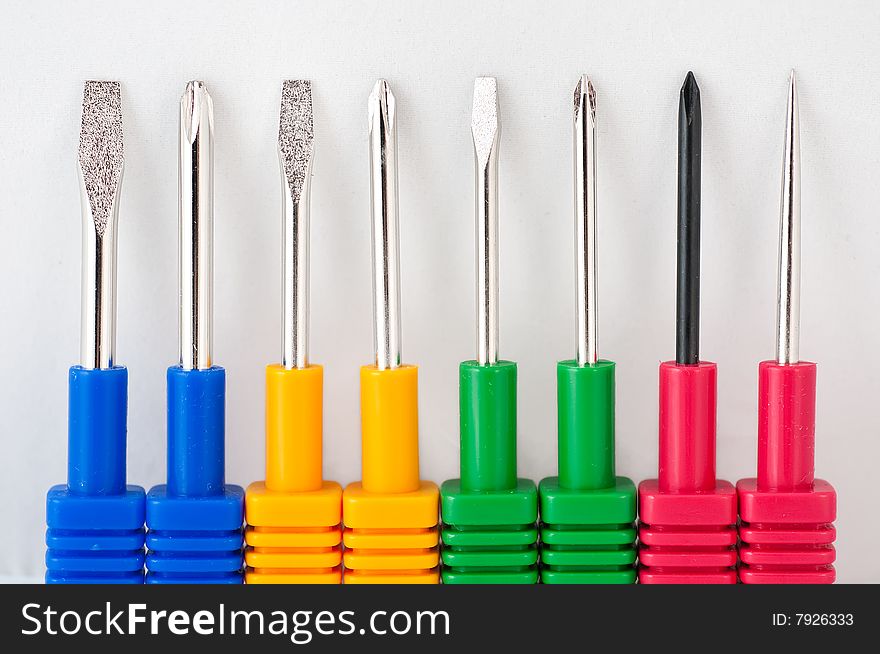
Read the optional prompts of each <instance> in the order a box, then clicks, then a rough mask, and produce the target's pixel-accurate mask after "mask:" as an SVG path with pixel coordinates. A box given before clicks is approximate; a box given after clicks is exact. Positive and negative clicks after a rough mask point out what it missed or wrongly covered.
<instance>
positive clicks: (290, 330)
mask: <svg viewBox="0 0 880 654" xmlns="http://www.w3.org/2000/svg"><path fill="white" fill-rule="evenodd" d="M313 156H314V124H313V119H312V83H311V82H310V81H309V80H287V81H285V82H284V85H283V87H282V89H281V117H280V121H279V126H278V159H279V162H280V164H281V186H282V189H283V191H282V193H283V200H282V204H281V221H282V259H281V260H282V264H281V266H282V278H281V288H282V298H281V303H282V316H283V330H284V331H283V341H284V349H283V352H282V358H281V364H282V365H283V366H284V367H285V368H286V369H288V370H290V369H292V368H299V369H302V368H305V367H306V366H307V365H308V363H309V199H310V195H311V181H312V159H313Z"/></svg>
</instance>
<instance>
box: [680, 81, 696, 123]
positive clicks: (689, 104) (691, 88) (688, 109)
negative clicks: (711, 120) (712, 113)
mask: <svg viewBox="0 0 880 654" xmlns="http://www.w3.org/2000/svg"><path fill="white" fill-rule="evenodd" d="M680 107H681V111H682V112H683V113H684V115H685V117H686V118H687V121H688V122H689V123H691V122H693V120H694V118H696V117H697V116H699V115H700V87H699V86H697V78H696V77H694V74H693V73H692V72H690V71H688V74H687V77H685V78H684V84H682V85H681V100H680Z"/></svg>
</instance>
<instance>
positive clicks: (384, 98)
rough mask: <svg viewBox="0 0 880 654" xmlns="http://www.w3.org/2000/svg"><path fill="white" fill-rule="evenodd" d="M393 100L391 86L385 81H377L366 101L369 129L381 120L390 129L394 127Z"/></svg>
mask: <svg viewBox="0 0 880 654" xmlns="http://www.w3.org/2000/svg"><path fill="white" fill-rule="evenodd" d="M395 102H396V100H395V98H394V94H393V93H392V92H391V86H390V85H389V84H388V82H387V80H384V79H378V80H376V83H375V84H374V85H373V90H372V91H371V92H370V98H369V100H368V101H367V110H368V113H369V121H370V128H371V129H372V127H373V125H374V123H375V122H376V120H377V119H381V120H382V121H384V122H385V123H386V125H387V126H388V127H389V129H390V128H393V126H394V110H395Z"/></svg>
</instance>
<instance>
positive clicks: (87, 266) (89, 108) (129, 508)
mask: <svg viewBox="0 0 880 654" xmlns="http://www.w3.org/2000/svg"><path fill="white" fill-rule="evenodd" d="M123 154H124V152H123V139H122V102H121V94H120V88H119V82H100V81H89V82H86V83H85V86H84V89H83V102H82V126H81V129H80V137H79V166H78V171H79V181H80V197H81V205H82V315H81V320H82V322H81V332H80V362H79V365H75V366H72V367H71V368H70V372H69V375H68V393H69V406H68V412H69V413H68V433H67V437H68V454H67V458H68V460H67V483H66V484H60V485H57V486H53V487H52V488H51V489H49V493H48V495H47V497H46V524H47V526H48V529H47V530H46V546H47V548H48V549H47V551H46V583H47V584H86V583H100V584H140V583H143V580H144V572H143V567H144V489H143V488H141V487H140V486H127V485H126V483H125V451H126V447H125V445H126V443H125V441H126V419H127V411H128V370H127V369H126V368H125V367H124V366H120V365H117V363H116V257H117V243H118V239H117V235H118V234H117V233H118V229H119V199H120V193H121V188H122V169H123Z"/></svg>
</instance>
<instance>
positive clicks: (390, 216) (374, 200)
mask: <svg viewBox="0 0 880 654" xmlns="http://www.w3.org/2000/svg"><path fill="white" fill-rule="evenodd" d="M368 111H369V131H370V209H371V216H372V222H371V227H372V229H371V235H372V245H373V344H374V346H375V352H376V367H377V368H378V369H379V370H386V369H389V368H392V369H393V368H397V367H398V366H399V365H400V261H399V251H400V236H399V233H398V219H397V116H396V106H395V101H394V95H393V94H392V93H391V88H390V87H389V86H388V82H386V81H385V80H381V79H380V80H379V81H378V82H376V85H375V86H374V87H373V92H372V93H370V99H369V102H368Z"/></svg>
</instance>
